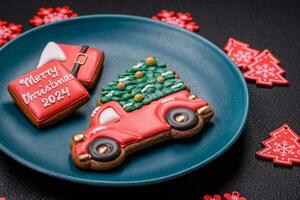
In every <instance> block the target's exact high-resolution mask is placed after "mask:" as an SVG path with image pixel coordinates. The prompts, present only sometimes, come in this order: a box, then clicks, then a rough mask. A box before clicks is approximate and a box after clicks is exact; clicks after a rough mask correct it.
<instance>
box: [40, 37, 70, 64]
mask: <svg viewBox="0 0 300 200" xmlns="http://www.w3.org/2000/svg"><path fill="white" fill-rule="evenodd" d="M66 59H67V57H66V55H65V53H64V52H63V50H62V49H61V48H60V47H59V46H58V44H56V43H55V42H48V44H47V45H46V46H45V48H44V49H43V51H42V54H41V57H40V61H39V64H38V65H37V68H39V67H41V66H42V65H44V64H46V63H48V62H50V61H51V60H59V61H64V60H66Z"/></svg>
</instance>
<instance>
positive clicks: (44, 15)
mask: <svg viewBox="0 0 300 200" xmlns="http://www.w3.org/2000/svg"><path fill="white" fill-rule="evenodd" d="M77 16H78V14H77V13H75V12H74V11H73V10H71V9H70V8H69V7H68V6H63V7H56V8H55V9H54V8H40V9H39V11H38V12H37V13H36V15H35V16H34V17H33V18H32V19H31V20H30V21H29V23H30V24H31V25H32V26H41V25H43V24H48V23H51V22H56V21H59V20H63V19H67V18H72V17H77Z"/></svg>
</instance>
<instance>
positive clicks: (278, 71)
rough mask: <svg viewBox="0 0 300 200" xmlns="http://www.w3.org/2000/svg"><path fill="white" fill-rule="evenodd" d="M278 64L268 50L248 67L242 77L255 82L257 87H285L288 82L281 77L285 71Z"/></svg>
mask: <svg viewBox="0 0 300 200" xmlns="http://www.w3.org/2000/svg"><path fill="white" fill-rule="evenodd" d="M279 63H280V61H279V60H278V59H277V58H276V57H275V56H274V55H273V54H272V53H271V52H270V51H269V50H264V51H263V52H261V53H260V54H259V55H258V56H256V57H255V58H254V61H253V62H252V63H251V64H250V65H248V71H246V72H245V73H244V77H245V78H246V79H247V80H255V81H256V84H257V85H263V86H273V84H278V85H287V84H288V83H289V82H288V81H287V80H286V79H285V78H284V77H283V76H282V75H283V74H284V73H285V71H284V70H283V69H282V68H281V67H280V66H279Z"/></svg>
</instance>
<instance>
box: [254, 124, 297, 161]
mask: <svg viewBox="0 0 300 200" xmlns="http://www.w3.org/2000/svg"><path fill="white" fill-rule="evenodd" d="M299 139H300V137H299V136H298V135H297V134H296V133H295V132H294V131H293V130H292V129H291V128H290V127H289V126H288V125H287V124H284V125H283V126H281V127H280V128H279V129H277V130H275V131H273V132H271V133H270V138H269V139H268V140H265V141H263V142H262V144H263V145H264V146H265V148H264V149H262V150H260V151H258V152H256V155H257V156H259V157H261V158H265V159H272V160H273V163H275V164H280V165H286V166H291V165H292V164H293V162H294V163H300V144H299Z"/></svg>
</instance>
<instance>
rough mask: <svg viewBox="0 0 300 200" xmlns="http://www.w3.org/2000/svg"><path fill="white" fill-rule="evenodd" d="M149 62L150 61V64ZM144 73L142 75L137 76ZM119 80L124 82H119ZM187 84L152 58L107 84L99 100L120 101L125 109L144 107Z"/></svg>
mask: <svg viewBox="0 0 300 200" xmlns="http://www.w3.org/2000/svg"><path fill="white" fill-rule="evenodd" d="M147 63H148V64H147ZM137 73H138V74H142V76H137ZM120 83H123V84H122V85H120ZM185 89H186V86H185V85H184V83H183V82H182V81H181V80H180V79H177V78H176V77H175V73H174V72H173V71H172V70H170V69H168V68H167V67H166V65H165V64H164V63H161V62H159V61H158V60H157V59H155V58H153V57H149V58H147V59H144V60H142V61H141V62H139V63H137V64H136V65H134V66H132V67H131V68H129V69H128V70H126V71H125V72H123V73H121V74H120V75H119V76H118V79H116V80H115V81H113V82H111V83H109V84H108V85H107V86H104V87H103V89H102V97H101V98H100V101H101V102H102V103H106V102H109V101H117V102H119V103H120V104H121V105H122V107H123V108H124V109H125V111H127V112H130V111H133V110H136V109H139V108H141V107H142V106H144V105H147V104H149V103H151V102H152V101H154V100H157V99H159V98H161V97H164V96H167V95H169V94H172V93H174V92H177V91H180V90H185Z"/></svg>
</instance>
